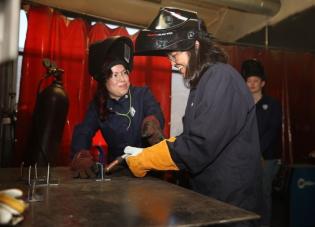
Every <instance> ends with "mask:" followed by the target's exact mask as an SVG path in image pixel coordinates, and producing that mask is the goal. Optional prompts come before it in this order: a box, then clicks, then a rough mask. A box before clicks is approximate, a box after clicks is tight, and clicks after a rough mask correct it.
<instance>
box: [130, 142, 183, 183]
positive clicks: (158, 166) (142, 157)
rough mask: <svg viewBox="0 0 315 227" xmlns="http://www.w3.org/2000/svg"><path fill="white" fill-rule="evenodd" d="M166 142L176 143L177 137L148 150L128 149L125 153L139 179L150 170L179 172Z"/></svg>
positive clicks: (132, 170) (131, 168)
mask: <svg viewBox="0 0 315 227" xmlns="http://www.w3.org/2000/svg"><path fill="white" fill-rule="evenodd" d="M166 141H169V142H174V141H175V137H172V138H170V139H168V140H163V141H161V142H160V143H158V144H156V145H153V146H151V147H147V148H143V149H142V148H140V149H141V150H140V149H139V148H137V147H126V148H125V150H124V152H125V153H126V154H131V155H129V156H127V157H126V162H127V165H128V166H129V169H130V170H131V172H132V173H133V174H134V175H135V176H137V177H144V176H145V175H146V174H147V172H148V171H149V170H179V169H178V167H177V166H176V164H175V163H174V162H173V160H172V158H171V155H170V153H169V150H168V146H167V143H166Z"/></svg>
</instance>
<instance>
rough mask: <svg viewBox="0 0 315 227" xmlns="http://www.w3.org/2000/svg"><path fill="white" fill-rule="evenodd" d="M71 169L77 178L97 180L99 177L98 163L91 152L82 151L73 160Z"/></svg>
mask: <svg viewBox="0 0 315 227" xmlns="http://www.w3.org/2000/svg"><path fill="white" fill-rule="evenodd" d="M70 169H71V170H72V172H73V177H75V178H84V179H85V178H95V177H96V176H97V172H98V170H97V166H96V161H95V160H94V159H93V156H92V155H91V153H90V151H89V150H80V151H79V152H78V153H77V154H76V155H75V156H74V157H73V159H72V162H71V164H70Z"/></svg>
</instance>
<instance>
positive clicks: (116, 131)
mask: <svg viewBox="0 0 315 227" xmlns="http://www.w3.org/2000/svg"><path fill="white" fill-rule="evenodd" d="M130 93H131V97H130V96H129V95H128V93H127V95H125V96H124V97H122V98H120V99H119V100H118V101H117V100H114V99H109V100H108V102H107V107H108V109H109V110H110V113H109V116H108V119H107V120H105V121H101V120H100V118H99V115H98V111H97V107H96V104H95V102H94V101H92V102H91V104H90V106H89V108H88V111H87V113H86V115H85V118H84V120H83V121H82V122H81V123H80V124H78V125H77V126H76V127H75V129H74V132H73V136H72V146H71V147H72V154H71V155H72V157H73V156H74V154H75V153H76V152H78V151H79V150H81V149H90V147H91V142H92V138H93V136H94V134H95V132H96V131H97V130H98V129H100V130H101V133H102V135H103V137H104V138H105V140H106V142H107V145H108V151H109V152H108V153H109V154H108V155H109V157H108V161H112V160H113V159H115V158H116V157H117V156H120V155H122V154H123V150H124V148H125V147H126V146H135V147H142V146H143V144H142V139H141V124H142V121H143V119H144V118H145V117H146V116H149V115H154V116H155V117H156V118H157V119H158V120H159V121H160V124H161V127H162V128H163V126H164V117H163V113H162V111H161V108H160V106H159V104H158V103H157V102H156V100H155V98H154V97H153V95H152V93H151V91H150V90H149V89H148V88H147V87H130ZM130 100H131V103H132V104H131V106H132V108H131V109H134V111H131V113H129V114H128V117H129V118H130V120H131V121H129V119H128V117H127V116H122V115H119V113H120V114H126V113H128V111H129V108H130ZM132 112H134V114H132ZM129 122H130V127H129V128H128V125H129ZM72 157H71V158H72Z"/></svg>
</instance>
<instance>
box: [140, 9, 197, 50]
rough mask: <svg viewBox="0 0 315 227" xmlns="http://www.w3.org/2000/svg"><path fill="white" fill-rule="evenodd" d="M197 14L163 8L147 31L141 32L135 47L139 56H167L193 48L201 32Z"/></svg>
mask: <svg viewBox="0 0 315 227" xmlns="http://www.w3.org/2000/svg"><path fill="white" fill-rule="evenodd" d="M200 22H201V21H200V20H199V19H198V17H197V13H196V12H192V11H187V10H182V9H176V8H162V9H161V10H160V12H159V14H158V16H157V17H156V18H155V19H154V20H153V22H152V23H151V24H150V26H149V27H148V28H147V29H144V30H142V31H140V33H139V35H138V37H137V40H136V45H135V52H136V54H137V55H165V54H166V53H168V52H171V51H186V50H189V49H191V48H192V47H193V45H194V43H195V41H196V39H197V37H198V32H199V31H200Z"/></svg>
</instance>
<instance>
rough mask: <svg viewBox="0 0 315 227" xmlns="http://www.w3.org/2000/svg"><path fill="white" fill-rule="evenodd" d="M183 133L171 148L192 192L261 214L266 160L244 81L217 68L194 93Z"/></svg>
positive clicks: (229, 69) (220, 65) (226, 67)
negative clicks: (188, 178)
mask: <svg viewBox="0 0 315 227" xmlns="http://www.w3.org/2000/svg"><path fill="white" fill-rule="evenodd" d="M183 126H184V127H183V128H184V130H183V133H182V134H181V135H179V136H178V137H176V141H175V142H174V143H169V148H170V154H171V156H172V159H173V160H174V162H175V163H176V165H177V166H178V167H179V168H180V169H181V170H187V171H188V172H189V173H190V183H191V186H192V189H193V190H194V191H196V192H199V193H201V194H204V195H207V196H210V197H213V198H216V199H218V200H221V201H224V202H227V203H230V204H234V205H236V206H238V207H241V208H244V209H247V210H251V211H256V212H258V211H259V209H260V202H259V198H260V196H261V194H260V193H261V171H262V165H261V155H260V148H259V138H258V129H257V121H256V114H255V103H254V100H253V97H252V95H251V93H250V92H249V90H248V88H247V86H246V84H245V82H244V80H243V79H242V77H241V75H240V74H239V73H238V72H237V71H236V70H235V69H234V68H233V67H231V66H230V65H228V64H223V63H216V64H213V65H211V66H209V68H208V69H207V70H206V71H205V72H204V74H203V76H202V77H201V79H200V81H199V83H198V85H197V87H196V89H191V91H190V94H189V98H188V102H187V106H186V111H185V116H184V119H183Z"/></svg>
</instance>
